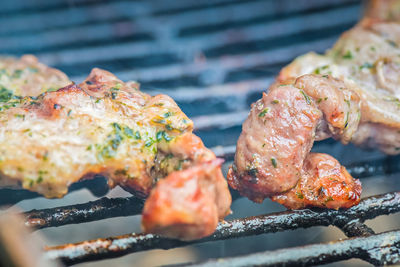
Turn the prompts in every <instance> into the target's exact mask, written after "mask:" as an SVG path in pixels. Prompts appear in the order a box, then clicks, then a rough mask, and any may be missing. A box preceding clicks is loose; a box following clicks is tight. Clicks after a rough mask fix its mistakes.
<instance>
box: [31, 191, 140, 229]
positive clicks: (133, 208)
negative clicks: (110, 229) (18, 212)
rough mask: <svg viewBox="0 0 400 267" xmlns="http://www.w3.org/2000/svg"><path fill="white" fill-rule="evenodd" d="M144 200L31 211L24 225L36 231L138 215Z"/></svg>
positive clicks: (134, 198)
mask: <svg viewBox="0 0 400 267" xmlns="http://www.w3.org/2000/svg"><path fill="white" fill-rule="evenodd" d="M143 204H144V200H143V199H140V198H136V197H129V198H112V199H110V198H106V197H104V198H101V199H98V200H95V201H90V202H87V203H84V204H77V205H70V206H64V207H58V208H49V209H42V210H32V211H29V212H27V213H25V225H26V226H29V227H34V228H36V229H41V228H46V227H55V226H61V225H67V224H76V223H83V222H91V221H97V220H102V219H106V218H113V217H120V216H130V215H136V214H140V213H141V212H142V209H143Z"/></svg>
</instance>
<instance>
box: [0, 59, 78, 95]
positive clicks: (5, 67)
mask: <svg viewBox="0 0 400 267" xmlns="http://www.w3.org/2000/svg"><path fill="white" fill-rule="evenodd" d="M70 83H71V81H70V80H69V79H68V77H67V76H66V75H65V74H64V73H62V72H61V71H59V70H56V69H53V68H50V67H47V66H46V65H44V64H42V63H40V62H39V61H38V60H37V58H36V57H34V56H31V55H25V56H23V57H21V58H19V59H17V58H13V57H0V102H6V101H8V100H10V99H17V98H19V97H21V96H38V95H40V94H41V93H44V92H47V91H55V90H57V89H59V88H61V87H64V86H67V85H69V84H70Z"/></svg>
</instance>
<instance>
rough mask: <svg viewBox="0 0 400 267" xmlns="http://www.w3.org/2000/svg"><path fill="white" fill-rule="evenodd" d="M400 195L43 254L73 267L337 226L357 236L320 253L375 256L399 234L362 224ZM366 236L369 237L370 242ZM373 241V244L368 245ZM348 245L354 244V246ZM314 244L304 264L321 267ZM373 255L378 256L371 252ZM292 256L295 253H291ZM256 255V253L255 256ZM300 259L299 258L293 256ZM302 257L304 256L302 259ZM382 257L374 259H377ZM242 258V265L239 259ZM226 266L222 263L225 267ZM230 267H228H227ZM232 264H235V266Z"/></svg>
mask: <svg viewBox="0 0 400 267" xmlns="http://www.w3.org/2000/svg"><path fill="white" fill-rule="evenodd" d="M399 203H400V192H395V193H388V194H384V195H381V196H373V197H369V198H366V199H364V200H362V202H361V203H360V204H359V205H357V206H354V207H352V208H350V209H348V210H339V211H335V210H317V209H316V210H299V211H286V212H280V213H275V214H268V215H261V216H255V217H249V218H243V219H237V220H232V221H226V222H222V223H220V224H219V225H218V227H217V230H216V231H215V233H214V234H213V235H212V236H210V237H207V238H204V239H201V240H196V241H194V242H182V241H178V240H172V239H167V238H161V237H158V236H155V235H151V234H130V235H123V236H117V237H110V238H106V239H96V240H91V241H84V242H81V243H77V244H66V245H62V246H57V247H50V248H47V256H48V257H49V258H52V259H54V258H58V259H60V260H62V261H63V262H64V263H66V264H75V263H79V262H85V261H90V260H98V259H104V258H112V257H118V256H121V255H125V254H128V253H133V252H138V251H144V250H149V249H157V248H160V249H170V248H175V247H178V246H185V245H189V244H193V243H199V242H210V241H217V240H224V239H229V238H238V237H244V236H250V235H259V234H265V233H274V232H279V231H285V230H292V229H296V228H299V227H302V228H308V227H313V226H329V225H335V226H337V227H339V228H341V229H343V231H344V233H345V234H346V235H348V236H350V237H358V239H357V238H355V239H349V240H348V241H346V242H341V241H338V242H337V243H335V245H334V246H332V247H330V246H329V245H325V246H324V249H323V254H327V255H328V254H330V255H331V256H332V258H330V259H331V260H332V261H333V260H342V259H348V258H352V257H361V256H362V254H360V250H365V252H368V253H369V251H371V253H372V252H374V251H375V250H377V249H378V248H379V247H380V246H381V244H380V243H379V242H380V241H379V240H385V238H389V239H388V240H387V242H388V243H385V245H386V246H393V248H396V247H400V243H399V242H400V237H399V236H397V237H396V238H390V237H392V236H396V235H398V234H399V231H394V232H388V233H387V234H383V235H374V233H373V231H372V230H371V229H369V228H368V227H367V226H366V225H364V224H363V223H362V222H363V221H365V220H368V219H373V218H375V217H377V216H381V215H386V214H391V213H395V212H398V211H400V204H399ZM367 237H370V238H369V239H368V238H367ZM371 240H372V241H373V242H372V243H371ZM352 246H355V247H354V248H353V247H352ZM318 247H319V245H317V246H308V247H304V248H301V249H302V250H303V252H304V253H305V254H304V255H309V256H307V257H305V258H304V259H302V258H300V261H303V260H304V263H314V264H317V263H321V262H322V260H323V259H324V257H322V256H321V255H323V254H316V251H318ZM338 250H340V251H341V254H340V255H339V256H337V257H334V255H335V252H336V251H338ZM288 251H289V252H286V251H285V250H280V251H279V253H281V254H282V255H283V256H282V257H281V256H277V257H273V258H272V259H275V260H276V262H274V261H272V259H271V258H269V256H270V255H272V254H270V253H266V254H265V256H264V257H265V258H264V257H263V258H264V260H263V261H265V262H266V263H268V262H270V261H271V262H270V263H269V264H283V263H284V261H283V260H284V259H285V260H286V262H287V263H291V261H292V260H293V259H294V258H293V255H292V254H291V253H290V251H292V249H288ZM375 253H378V252H376V251H375ZM295 254H296V253H295ZM257 255H258V254H257ZM297 255H302V254H297ZM304 255H303V256H304ZM378 256H379V258H382V261H380V259H377V257H378ZM248 257H250V258H251V256H244V257H242V258H238V259H237V260H238V266H242V265H241V264H240V262H243V263H245V262H246V260H248V259H249V258H248ZM387 257H388V258H390V259H393V261H390V262H387V263H395V262H397V261H395V260H398V258H396V257H392V256H389V255H386V256H384V255H380V254H376V255H374V258H373V257H362V258H363V259H365V260H371V263H373V264H377V263H380V264H383V263H385V261H386V260H388V259H387ZM243 260H244V261H243ZM231 261H232V263H233V264H234V263H235V259H234V258H233V259H229V262H231ZM224 266H225V265H224ZM226 266H229V265H226ZM233 266H235V265H233Z"/></svg>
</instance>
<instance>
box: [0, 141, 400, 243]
mask: <svg viewBox="0 0 400 267" xmlns="http://www.w3.org/2000/svg"><path fill="white" fill-rule="evenodd" d="M231 150H232V151H234V148H233V149H231ZM228 156H229V157H232V156H233V153H232V154H230V155H228ZM396 162H397V160H395V159H393V158H388V159H382V160H376V161H373V162H370V161H368V162H362V163H358V164H354V165H352V166H350V167H348V168H347V170H348V171H349V172H350V173H351V174H353V175H355V174H356V175H357V176H356V177H363V178H365V177H369V176H374V175H377V174H384V173H387V172H389V173H395V172H397V171H400V165H399V164H397V163H396ZM0 192H1V190H0ZM35 196H36V194H35ZM232 196H233V199H234V200H235V199H237V198H239V197H240V195H239V194H237V193H236V192H235V191H232ZM143 203H144V200H142V199H140V198H136V197H134V196H133V197H129V198H112V199H109V198H101V199H99V200H96V201H91V202H88V203H84V204H77V205H69V206H64V207H57V208H49V209H42V210H32V211H28V212H26V213H25V217H26V225H27V226H33V227H36V228H38V229H41V228H46V227H58V226H62V225H67V224H77V223H84V222H91V221H96V220H100V219H106V218H113V217H119V216H131V215H138V214H140V213H141V211H142V208H143ZM350 226H351V227H350ZM355 226H360V225H359V224H355V225H354V226H353V225H347V226H346V229H347V228H348V230H344V232H345V233H346V235H347V232H348V231H351V229H354V230H356V229H355ZM343 227H344V225H343ZM358 231H362V229H361V230H358ZM348 236H349V237H351V236H354V235H348Z"/></svg>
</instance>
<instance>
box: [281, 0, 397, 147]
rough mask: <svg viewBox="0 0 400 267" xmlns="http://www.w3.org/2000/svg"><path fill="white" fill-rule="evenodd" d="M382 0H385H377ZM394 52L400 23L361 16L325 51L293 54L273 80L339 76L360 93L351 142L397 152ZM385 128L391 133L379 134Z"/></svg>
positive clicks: (395, 61)
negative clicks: (358, 115)
mask: <svg viewBox="0 0 400 267" xmlns="http://www.w3.org/2000/svg"><path fill="white" fill-rule="evenodd" d="M385 3H386V4H387V3H388V2H387V1H382V4H385ZM397 3H398V2H397ZM379 16H381V17H382V15H379ZM399 55H400V24H399V23H397V22H384V21H379V20H376V19H370V18H366V19H364V20H362V21H361V22H360V23H359V24H358V25H357V26H355V27H354V28H353V29H351V30H350V31H348V32H346V33H344V34H343V35H342V36H341V38H340V39H339V41H338V42H337V43H336V45H335V46H334V47H333V49H332V50H331V51H329V52H328V53H326V54H325V55H317V54H315V53H309V54H306V55H304V56H300V57H298V58H297V59H296V60H295V61H294V62H293V63H291V64H290V65H288V66H287V67H285V68H284V69H283V70H282V71H281V73H280V75H279V77H278V80H279V81H285V80H287V79H289V78H292V77H298V76H300V75H304V74H307V73H315V74H329V75H332V76H333V77H336V78H339V79H340V80H342V81H343V82H344V83H345V84H346V86H347V87H348V88H351V90H353V91H355V92H357V94H358V95H359V96H360V98H361V111H362V112H361V125H360V128H362V129H363V130H362V131H363V133H362V134H355V135H354V136H353V138H352V140H351V141H352V142H353V143H355V144H358V145H364V146H368V147H371V146H373V145H374V146H375V147H376V148H379V149H380V150H382V151H383V152H385V153H388V154H398V153H400V146H399V142H398V141H397V142H394V143H393V142H392V139H395V140H399V139H400V132H399V130H400V101H399V97H400V86H399V85H400V56H399ZM367 129H368V130H367ZM380 129H385V131H380ZM389 132H390V135H391V136H392V137H393V138H385V137H384V136H381V135H384V134H388V133H389ZM374 139H376V141H375V142H374V141H373V140H374Z"/></svg>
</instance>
